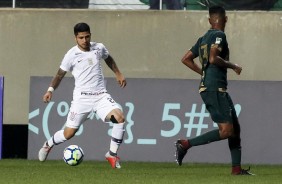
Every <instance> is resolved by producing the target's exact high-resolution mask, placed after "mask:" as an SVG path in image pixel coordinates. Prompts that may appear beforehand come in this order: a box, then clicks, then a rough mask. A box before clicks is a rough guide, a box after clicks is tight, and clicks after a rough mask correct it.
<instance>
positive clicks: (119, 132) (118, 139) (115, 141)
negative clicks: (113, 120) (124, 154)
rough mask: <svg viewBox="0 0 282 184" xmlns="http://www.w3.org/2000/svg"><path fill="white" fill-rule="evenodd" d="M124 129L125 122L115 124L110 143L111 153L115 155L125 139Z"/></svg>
mask: <svg viewBox="0 0 282 184" xmlns="http://www.w3.org/2000/svg"><path fill="white" fill-rule="evenodd" d="M124 131H125V130H124V123H118V124H114V125H113V129H112V139H111V144H110V154H111V155H112V156H115V155H116V154H117V151H118V148H119V146H120V144H121V143H122V140H123V135H124Z"/></svg>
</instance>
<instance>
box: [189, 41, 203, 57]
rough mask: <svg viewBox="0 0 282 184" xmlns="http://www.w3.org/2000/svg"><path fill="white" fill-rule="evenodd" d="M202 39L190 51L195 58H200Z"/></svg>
mask: <svg viewBox="0 0 282 184" xmlns="http://www.w3.org/2000/svg"><path fill="white" fill-rule="evenodd" d="M200 39H201V38H199V39H198V41H197V42H196V44H195V45H194V46H193V47H192V48H191V49H190V51H191V52H192V53H193V54H194V56H195V57H198V56H199V46H200Z"/></svg>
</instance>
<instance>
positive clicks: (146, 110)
mask: <svg viewBox="0 0 282 184" xmlns="http://www.w3.org/2000/svg"><path fill="white" fill-rule="evenodd" d="M51 79H52V78H51V77H31V83H30V113H29V122H30V123H29V142H28V159H37V154H38V150H39V149H40V148H41V146H42V144H43V142H44V141H46V139H49V138H50V137H51V136H52V135H53V134H54V133H55V132H56V131H57V130H59V129H62V128H63V127H64V123H65V121H66V116H67V114H68V110H69V107H70V103H71V100H72V90H73V87H74V81H73V79H72V78H65V79H64V80H63V81H62V83H61V85H60V87H59V88H58V89H57V90H56V91H55V92H54V94H53V99H52V101H51V102H50V103H48V104H44V103H43V102H42V96H43V95H44V94H45V92H46V90H47V88H48V85H49V83H50V81H51ZM127 81H128V85H127V86H126V88H124V89H121V88H119V86H118V84H117V83H116V80H115V79H114V78H107V79H106V82H107V89H108V92H109V93H110V94H111V95H112V97H113V98H114V100H115V101H116V102H118V103H119V104H120V106H121V107H122V109H123V111H124V114H125V117H126V133H125V137H124V142H123V145H122V146H121V148H120V151H119V156H120V157H121V158H122V160H127V161H154V162H174V160H175V158H174V151H175V148H174V142H175V141H176V140H177V139H179V138H191V137H195V136H197V135H201V134H203V133H205V132H207V131H210V130H212V129H215V128H217V125H216V124H215V123H214V122H213V121H212V120H211V118H210V115H209V113H208V112H207V110H206V107H205V105H204V104H203V102H202V100H201V98H200V95H199V93H198V85H199V80H183V79H133V78H130V79H127ZM281 89H282V82H272V81H230V82H229V89H228V91H229V94H230V95H231V97H232V99H233V102H234V105H235V109H236V112H237V115H238V117H239V121H240V124H241V129H242V151H243V155H242V162H243V163H264V164H282V157H281V155H282V149H281V148H280V147H279V146H277V145H280V144H281V143H280V140H281V139H282V134H281V133H280V130H281V129H282V123H281V117H280V114H281V110H280V106H281V104H282V99H281V98H279V96H280V91H281ZM111 128H112V124H111V123H110V124H108V123H103V122H102V121H101V120H100V119H99V117H97V116H96V114H94V113H93V114H91V115H90V116H89V120H87V121H86V122H85V123H84V124H83V125H82V126H81V127H80V130H79V131H78V132H77V134H76V136H75V137H74V138H72V139H71V140H69V141H67V142H65V143H62V144H60V145H58V146H55V147H54V148H53V149H52V151H51V152H50V154H49V157H48V159H62V156H63V150H64V148H65V147H67V146H68V145H70V144H78V145H79V146H81V147H82V148H83V150H84V152H85V159H86V160H104V154H105V153H106V151H108V149H109V144H110V135H111V134H110V133H111ZM270 143H271V144H270ZM184 162H205V163H209V162H213V163H230V152H229V148H228V143H227V141H226V140H224V141H220V142H215V143H211V144H208V145H203V146H198V147H193V148H192V149H191V150H189V156H188V157H187V158H185V160H184Z"/></svg>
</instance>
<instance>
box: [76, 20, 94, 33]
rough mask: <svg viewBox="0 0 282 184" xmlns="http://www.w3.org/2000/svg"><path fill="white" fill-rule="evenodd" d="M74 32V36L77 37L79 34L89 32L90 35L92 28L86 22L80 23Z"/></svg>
mask: <svg viewBox="0 0 282 184" xmlns="http://www.w3.org/2000/svg"><path fill="white" fill-rule="evenodd" d="M73 32H74V35H77V34H78V33H79V32H89V33H90V27H89V25H88V24H86V23H84V22H80V23H78V24H76V25H75V26H74V28H73Z"/></svg>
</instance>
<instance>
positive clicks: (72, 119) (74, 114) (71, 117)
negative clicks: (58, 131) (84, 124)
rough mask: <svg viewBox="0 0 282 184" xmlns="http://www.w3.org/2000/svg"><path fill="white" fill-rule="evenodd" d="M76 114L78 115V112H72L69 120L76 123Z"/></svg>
mask: <svg viewBox="0 0 282 184" xmlns="http://www.w3.org/2000/svg"><path fill="white" fill-rule="evenodd" d="M76 114H77V113H76V112H70V116H69V119H70V120H71V121H74V120H75V116H76Z"/></svg>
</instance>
